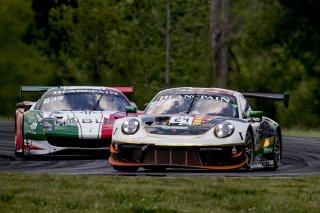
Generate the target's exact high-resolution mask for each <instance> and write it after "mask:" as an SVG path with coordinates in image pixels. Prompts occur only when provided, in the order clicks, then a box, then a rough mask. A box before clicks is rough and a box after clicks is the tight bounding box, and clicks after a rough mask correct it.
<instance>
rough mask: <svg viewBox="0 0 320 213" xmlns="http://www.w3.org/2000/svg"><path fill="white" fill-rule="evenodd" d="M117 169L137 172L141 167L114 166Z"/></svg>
mask: <svg viewBox="0 0 320 213" xmlns="http://www.w3.org/2000/svg"><path fill="white" fill-rule="evenodd" d="M112 167H113V168H114V169H115V170H117V171H120V172H136V171H137V170H138V169H139V167H137V166H112Z"/></svg>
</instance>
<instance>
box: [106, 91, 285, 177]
mask: <svg viewBox="0 0 320 213" xmlns="http://www.w3.org/2000/svg"><path fill="white" fill-rule="evenodd" d="M245 97H250V98H264V99H273V100H284V101H285V105H287V104H288V100H289V95H288V94H275V93H239V92H236V91H232V90H225V89H218V88H190V87H182V88H172V89H166V90H162V91H160V92H159V93H158V94H157V95H156V96H155V97H154V98H153V99H152V101H151V102H150V103H149V104H148V106H147V108H146V109H145V111H144V113H143V114H142V115H139V116H137V117H125V118H120V119H118V120H116V122H115V124H114V128H113V133H112V142H111V145H110V158H109V162H110V164H111V165H112V166H113V168H114V169H116V170H119V171H136V170H137V169H138V168H139V167H143V168H146V169H148V168H149V169H165V168H168V167H187V168H203V169H236V168H246V169H252V168H263V169H270V170H276V169H277V168H278V166H279V164H280V160H281V154H282V138H281V129H280V126H279V124H278V123H276V122H275V121H273V120H271V119H269V118H267V117H264V116H263V112H262V111H252V110H251V107H250V105H249V104H248V102H247V100H246V99H245Z"/></svg>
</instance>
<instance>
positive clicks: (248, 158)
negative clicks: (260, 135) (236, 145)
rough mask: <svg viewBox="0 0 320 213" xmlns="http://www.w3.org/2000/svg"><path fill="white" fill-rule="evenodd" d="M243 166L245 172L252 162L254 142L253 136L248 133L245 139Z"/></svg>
mask: <svg viewBox="0 0 320 213" xmlns="http://www.w3.org/2000/svg"><path fill="white" fill-rule="evenodd" d="M244 151H245V156H244V160H245V165H244V168H246V169H247V170H249V169H250V167H251V164H252V161H253V152H254V141H253V136H252V134H251V132H250V131H248V132H247V134H246V139H245V149H244Z"/></svg>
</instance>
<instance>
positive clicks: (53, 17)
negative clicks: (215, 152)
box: [0, 0, 320, 127]
mask: <svg viewBox="0 0 320 213" xmlns="http://www.w3.org/2000/svg"><path fill="white" fill-rule="evenodd" d="M210 3H211V1H210V0H188V1H185V0H175V1H171V18H172V22H171V28H172V31H171V59H170V69H171V74H170V77H171V79H170V82H171V87H175V86H200V87H201V86H214V82H215V66H214V64H213V63H214V62H213V60H212V59H213V53H212V51H211V48H210ZM1 5H2V7H1V8H0V12H1V13H0V17H1V19H0V27H1V29H2V30H1V31H0V72H1V76H2V80H3V82H2V84H1V90H0V99H1V101H2V103H3V104H2V107H1V108H0V114H1V115H2V116H10V115H11V114H12V113H13V111H14V109H15V102H16V101H18V91H19V85H20V84H23V85H105V86H125V85H134V86H135V89H136V93H135V101H136V102H137V103H138V105H140V106H142V104H143V103H144V102H148V101H150V99H151V98H152V97H153V96H154V95H155V93H156V92H157V89H159V88H161V87H164V86H165V78H164V77H165V75H164V74H165V73H164V71H165V27H166V0H159V1H150V0H139V1H138V0H121V1H120V0H95V1H86V0H51V1H50V0H49V1H43V0H10V1H9V0H1ZM319 10H320V3H318V1H314V0H306V1H300V0H263V1H255V0H242V1H231V14H230V20H229V21H230V23H229V24H230V27H229V28H230V31H229V37H228V40H227V43H228V54H229V57H228V58H229V61H228V66H229V70H228V82H227V87H228V88H231V89H236V90H240V91H264V92H283V91H288V92H290V96H291V97H290V105H289V109H285V108H284V107H283V105H282V104H280V103H272V102H271V103H265V104H264V106H262V109H263V110H266V111H267V112H268V115H271V116H272V117H275V118H276V120H278V121H280V122H281V124H283V125H284V126H293V125H304V126H313V127H314V126H317V127H319V126H320V119H319V118H320V111H319V110H318V109H319V107H320V101H319V100H320V87H319V85H320V82H319V81H320V61H319V60H318V58H319V56H320V49H319V48H318V46H319V42H320V26H319V25H320V24H319V22H318V21H317V20H319V18H320V17H319V16H320V13H319ZM253 104H254V103H253Z"/></svg>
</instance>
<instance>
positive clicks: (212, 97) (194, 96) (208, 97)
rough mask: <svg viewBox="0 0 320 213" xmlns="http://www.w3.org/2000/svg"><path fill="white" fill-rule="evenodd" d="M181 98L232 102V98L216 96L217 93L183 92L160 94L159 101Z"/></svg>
mask: <svg viewBox="0 0 320 213" xmlns="http://www.w3.org/2000/svg"><path fill="white" fill-rule="evenodd" d="M169 99H174V100H179V99H205V100H212V101H221V102H227V103H229V102H230V98H228V97H224V96H216V95H201V94H181V95H164V96H160V98H159V100H158V101H162V100H169Z"/></svg>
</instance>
